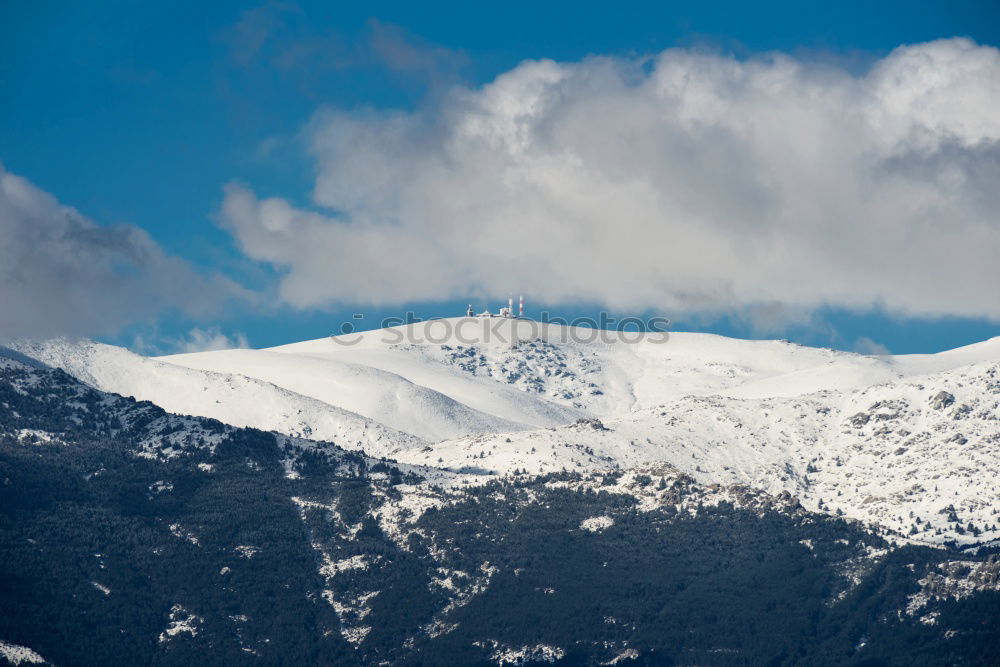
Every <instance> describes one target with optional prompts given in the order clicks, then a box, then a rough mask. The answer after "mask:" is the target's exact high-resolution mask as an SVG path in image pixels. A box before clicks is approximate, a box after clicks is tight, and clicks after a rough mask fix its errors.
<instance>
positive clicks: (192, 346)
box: [173, 327, 250, 353]
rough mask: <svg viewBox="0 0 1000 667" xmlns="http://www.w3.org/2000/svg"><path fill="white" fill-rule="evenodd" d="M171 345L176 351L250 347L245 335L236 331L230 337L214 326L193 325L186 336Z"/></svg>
mask: <svg viewBox="0 0 1000 667" xmlns="http://www.w3.org/2000/svg"><path fill="white" fill-rule="evenodd" d="M173 347H174V348H175V349H176V350H177V352H178V353H184V352H214V351H215V350H232V349H236V348H247V347H250V343H249V341H248V340H247V337H246V335H244V334H242V333H240V332H236V333H235V334H233V335H232V336H231V337H230V336H227V335H226V334H224V333H222V331H221V330H219V329H218V328H216V327H213V328H209V329H200V328H198V327H195V328H194V329H191V331H189V332H188V334H187V336H186V337H185V338H183V339H181V340H179V341H176V342H175V344H174V345H173Z"/></svg>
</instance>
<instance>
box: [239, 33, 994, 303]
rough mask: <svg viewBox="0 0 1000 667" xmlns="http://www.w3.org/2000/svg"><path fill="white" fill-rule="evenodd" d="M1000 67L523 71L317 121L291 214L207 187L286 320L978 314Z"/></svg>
mask: <svg viewBox="0 0 1000 667" xmlns="http://www.w3.org/2000/svg"><path fill="white" fill-rule="evenodd" d="M997 109H1000V51H998V50H997V49H995V48H991V47H986V46H979V45H976V44H975V43H973V42H971V41H969V40H966V39H950V40H940V41H935V42H929V43H925V44H917V45H912V46H903V47H900V48H898V49H896V50H895V51H893V52H892V53H890V54H889V55H888V56H886V57H885V58H884V59H882V60H880V61H878V62H876V63H875V64H874V65H873V66H872V67H871V68H870V69H869V70H868V71H866V72H864V73H861V74H855V73H851V72H848V71H846V70H844V69H841V68H838V67H835V66H831V65H824V64H821V63H814V62H804V61H801V60H797V59H794V58H792V57H790V56H787V55H782V54H767V55H763V56H760V57H757V58H753V59H749V60H737V59H734V58H730V57H726V56H720V55H714V54H706V53H700V52H694V51H689V50H683V49H672V50H668V51H665V52H663V53H661V54H659V55H657V56H655V57H649V58H638V59H622V58H613V57H594V58H589V59H587V60H584V61H582V62H578V63H557V62H552V61H547V60H543V61H528V62H524V63H522V64H521V65H519V66H518V67H516V68H515V69H513V70H511V71H509V72H507V73H505V74H503V75H501V76H500V77H498V78H497V79H496V80H494V81H493V82H491V83H489V84H488V85H484V86H482V87H480V88H475V89H468V88H456V89H454V90H453V91H452V92H451V93H450V94H448V95H446V96H443V97H442V98H440V99H436V100H435V101H434V102H433V104H431V105H429V106H428V107H426V108H422V109H420V110H418V111H414V112H405V113H404V112H376V111H359V112H343V111H335V110H323V111H321V112H319V113H317V115H316V116H315V118H314V119H313V120H312V122H311V124H310V125H309V127H308V128H307V130H306V134H307V137H308V140H309V145H310V147H311V151H312V154H313V156H314V157H315V160H316V164H317V181H316V185H315V189H314V193H313V198H314V201H313V202H312V204H313V206H312V207H310V209H307V208H304V207H302V206H297V205H295V204H293V203H291V202H289V201H287V200H285V199H282V198H277V197H275V198H261V197H258V196H257V195H256V193H255V192H254V191H253V190H252V189H250V188H249V187H247V186H245V185H241V184H230V185H228V186H227V187H226V190H225V199H224V203H223V206H222V216H221V219H222V222H223V224H224V225H225V226H226V227H227V228H228V229H229V230H230V231H231V232H232V234H233V235H234V237H235V239H236V240H237V242H238V243H239V245H240V247H241V248H242V249H243V251H244V252H245V253H246V254H247V255H248V256H249V257H251V258H254V259H256V260H259V261H262V262H266V263H268V264H270V265H272V266H274V267H277V268H278V269H279V270H280V272H281V284H280V290H281V292H280V293H281V295H282V297H283V298H284V300H285V301H287V302H288V303H290V304H293V305H295V306H299V307H314V306H323V305H327V304H331V303H335V302H366V301H368V302H374V303H379V304H398V303H404V302H411V301H419V300H438V299H444V298H449V297H457V296H460V295H467V294H472V293H478V294H482V295H492V296H505V295H506V294H507V293H508V292H511V291H513V292H517V291H521V290H524V291H525V292H527V293H529V294H531V295H532V297H533V298H534V299H535V300H536V301H540V300H541V301H546V302H550V303H554V302H560V301H570V300H574V301H575V300H588V301H593V300H596V301H599V302H605V303H608V304H615V305H616V306H617V307H629V308H658V309H661V310H667V311H674V312H676V311H697V310H727V309H734V308H741V307H746V306H747V305H748V304H764V310H765V311H766V313H781V312H793V313H794V312H802V309H805V310H806V311H808V310H809V309H812V308H816V307H818V306H822V305H833V306H839V307H847V308H868V307H871V306H873V305H881V306H883V307H885V308H887V309H889V310H893V311H898V312H905V313H908V314H914V315H924V316H933V315H943V314H951V315H965V316H987V317H990V318H994V319H1000V291H998V290H997V289H996V285H997V284H998V282H1000V280H998V279H1000V268H998V267H1000V262H998V260H997V257H998V254H1000V213H998V212H1000V188H998V187H997V183H1000V114H998V113H997Z"/></svg>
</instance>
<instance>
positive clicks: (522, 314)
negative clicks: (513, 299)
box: [517, 294, 524, 317]
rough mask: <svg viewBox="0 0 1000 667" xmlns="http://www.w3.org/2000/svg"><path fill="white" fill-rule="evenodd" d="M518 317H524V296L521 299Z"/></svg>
mask: <svg viewBox="0 0 1000 667" xmlns="http://www.w3.org/2000/svg"><path fill="white" fill-rule="evenodd" d="M517 316H518V317H524V295H523V294H522V295H521V296H520V297H519V303H518V315H517Z"/></svg>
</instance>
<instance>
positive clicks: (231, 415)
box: [17, 339, 425, 456]
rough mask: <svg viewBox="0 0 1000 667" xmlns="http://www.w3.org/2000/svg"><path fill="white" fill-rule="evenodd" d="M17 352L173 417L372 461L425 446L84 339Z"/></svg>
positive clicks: (234, 379)
mask: <svg viewBox="0 0 1000 667" xmlns="http://www.w3.org/2000/svg"><path fill="white" fill-rule="evenodd" d="M17 347H18V349H19V350H20V351H21V352H22V353H24V354H26V355H29V356H31V357H33V358H34V359H37V360H39V361H42V362H44V363H46V364H48V365H50V366H54V367H58V368H62V369H63V370H65V371H66V372H68V373H69V374H70V375H73V376H75V377H76V378H77V379H79V380H82V381H83V382H86V383H87V384H89V385H91V386H92V387H94V388H96V389H100V390H101V391H108V392H114V393H117V394H122V395H123V396H133V397H135V398H136V399H138V400H145V401H150V402H152V403H155V404H157V405H159V406H160V407H162V408H163V409H165V410H168V411H170V412H174V413H178V414H184V415H192V416H197V417H213V418H215V419H218V420H219V421H222V422H225V423H227V424H232V425H234V426H241V427H252V428H259V429H263V430H274V431H278V432H280V433H284V434H286V435H291V436H296V437H304V438H312V439H315V440H327V441H330V442H334V443H336V444H338V445H340V446H342V447H344V448H346V449H364V450H365V451H367V452H369V453H371V454H373V455H377V456H382V455H388V454H390V453H392V452H395V451H398V450H399V449H402V448H408V447H418V446H422V445H423V444H425V443H424V441H423V440H422V439H420V438H418V437H416V436H413V435H410V434H408V433H403V432H401V431H397V430H395V429H392V428H389V427H387V426H384V425H383V424H381V423H379V422H376V421H373V420H371V419H366V418H365V417H362V416H361V415H358V414H355V413H352V412H350V411H348V410H345V409H343V408H340V407H337V406H333V405H329V404H327V403H323V402H322V401H318V400H316V399H313V398H310V397H308V396H303V395H301V394H296V393H294V392H292V391H289V390H287V389H283V388H281V387H278V386H275V385H273V384H270V383H267V382H262V381H261V380H257V379H254V378H250V377H247V376H245V375H239V374H233V373H212V372H207V371H200V370H194V369H189V368H183V367H180V366H175V365H173V364H166V363H163V362H160V361H157V360H155V359H149V358H146V357H142V356H139V355H137V354H134V353H132V352H129V351H128V350H125V349H123V348H120V347H114V346H111V345H103V344H101V343H94V342H92V341H67V340H62V339H58V340H50V341H46V342H44V343H27V342H21V343H18V344H17Z"/></svg>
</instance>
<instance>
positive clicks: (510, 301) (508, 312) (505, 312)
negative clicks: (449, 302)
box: [465, 295, 524, 319]
mask: <svg viewBox="0 0 1000 667" xmlns="http://www.w3.org/2000/svg"><path fill="white" fill-rule="evenodd" d="M465 316H466V317H507V318H512V319H514V318H518V317H524V296H523V295H522V296H521V297H519V302H518V314H517V315H515V314H514V297H512V296H511V297H508V298H507V305H506V306H503V307H501V308H500V312H498V313H496V314H494V313H492V312H491V311H489V310H484V311H483V312H481V313H479V314H478V315H475V314H474V311H473V310H472V304H471V303H470V304H469V309H468V310H466V311H465Z"/></svg>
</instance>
